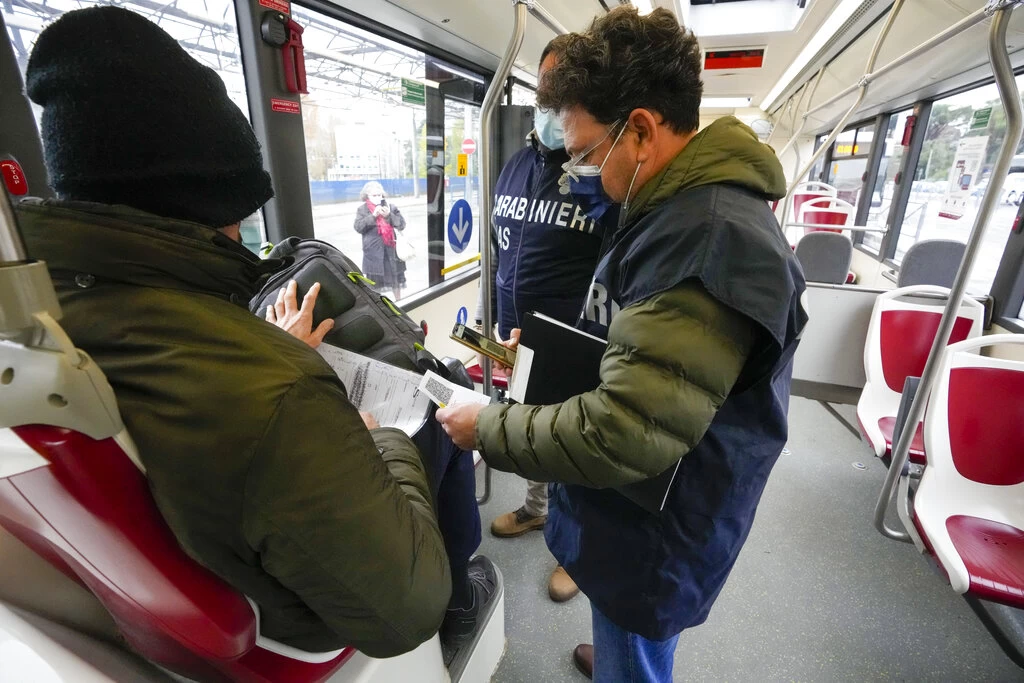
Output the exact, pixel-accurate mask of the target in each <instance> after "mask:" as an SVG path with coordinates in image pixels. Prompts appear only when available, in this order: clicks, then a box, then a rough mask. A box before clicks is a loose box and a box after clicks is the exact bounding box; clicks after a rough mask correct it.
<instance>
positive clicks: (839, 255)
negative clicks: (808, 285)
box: [796, 232, 853, 285]
mask: <svg viewBox="0 0 1024 683" xmlns="http://www.w3.org/2000/svg"><path fill="white" fill-rule="evenodd" d="M796 258H797V260H798V261H800V265H801V266H802V267H803V270H804V278H805V279H806V280H807V281H808V282H824V283H827V284H833V285H841V284H844V283H845V282H846V277H847V275H848V274H849V272H850V263H851V261H852V260H853V243H852V242H850V238H848V237H847V236H846V235H837V234H835V233H832V232H815V233H812V234H810V235H805V236H804V237H802V238H801V239H800V241H799V242H797V245H796Z"/></svg>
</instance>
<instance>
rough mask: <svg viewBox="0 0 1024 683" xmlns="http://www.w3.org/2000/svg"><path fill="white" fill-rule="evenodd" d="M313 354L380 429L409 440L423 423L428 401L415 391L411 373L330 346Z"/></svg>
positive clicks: (415, 378)
mask: <svg viewBox="0 0 1024 683" xmlns="http://www.w3.org/2000/svg"><path fill="white" fill-rule="evenodd" d="M316 350H317V352H318V353H319V354H320V355H321V356H323V358H324V360H326V361H327V364H328V365H330V366H331V368H333V369H334V372H335V373H337V375H338V377H340V378H341V381H342V383H343V384H344V385H345V388H346V389H347V390H348V399H349V400H350V401H351V402H352V405H354V406H355V407H356V408H358V409H359V410H362V411H365V412H367V413H370V414H372V415H373V416H374V417H375V418H376V419H377V422H378V423H379V424H380V426H381V427H396V428H398V429H401V430H402V431H403V432H405V433H406V434H408V435H409V436H412V435H413V434H415V433H416V432H417V431H419V429H420V427H422V426H423V423H424V422H426V419H427V412H428V410H429V409H430V399H429V398H428V397H427V396H425V395H424V394H422V393H421V392H419V391H417V387H418V386H419V383H420V376H419V375H417V374H416V373H415V372H410V371H409V370H403V369H401V368H396V367H395V366H393V365H388V364H387V363H382V362H381V361H379V360H374V359H373V358H367V357H366V356H360V355H359V354H358V353H353V352H351V351H346V350H345V349H340V348H338V347H337V346H331V345H330V344H320V346H318V347H317V349H316Z"/></svg>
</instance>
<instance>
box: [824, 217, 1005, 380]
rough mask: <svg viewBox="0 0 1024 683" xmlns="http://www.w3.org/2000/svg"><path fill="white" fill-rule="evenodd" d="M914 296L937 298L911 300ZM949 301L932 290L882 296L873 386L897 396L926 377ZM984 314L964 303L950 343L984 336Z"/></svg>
mask: <svg viewBox="0 0 1024 683" xmlns="http://www.w3.org/2000/svg"><path fill="white" fill-rule="evenodd" d="M804 239H807V238H806V237H805V238H804ZM915 295H918V296H920V295H925V296H929V297H937V298H933V299H922V298H910V297H914V296H915ZM948 297H949V290H948V289H946V288H944V287H933V286H929V285H919V286H915V287H903V288H900V289H894V290H891V291H888V292H885V293H883V294H879V295H878V298H877V299H876V300H875V306H874V309H873V310H872V312H871V322H870V323H869V325H868V336H867V341H866V343H865V346H864V373H865V375H866V377H867V381H868V383H869V384H877V385H879V386H882V387H886V388H887V389H888V390H889V391H891V392H894V393H895V394H896V395H897V396H898V395H899V394H900V393H902V391H903V384H904V382H905V380H906V378H907V377H920V376H921V373H922V372H923V370H924V366H925V363H926V362H927V360H928V353H929V352H930V351H931V347H932V342H933V341H934V340H935V333H936V332H937V331H938V329H939V323H940V321H941V319H942V312H943V310H944V309H945V305H946V301H944V300H943V298H948ZM984 313H985V309H984V307H983V306H982V305H981V304H980V303H978V302H977V301H975V300H974V299H971V298H969V297H965V298H964V299H963V300H962V301H961V306H960V311H959V314H958V316H957V319H956V322H955V323H954V325H953V331H952V333H951V335H950V338H949V343H950V344H954V343H956V342H959V341H963V340H965V339H971V338H974V337H977V336H980V335H981V332H982V324H983V321H984Z"/></svg>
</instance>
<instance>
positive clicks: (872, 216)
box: [860, 109, 914, 254]
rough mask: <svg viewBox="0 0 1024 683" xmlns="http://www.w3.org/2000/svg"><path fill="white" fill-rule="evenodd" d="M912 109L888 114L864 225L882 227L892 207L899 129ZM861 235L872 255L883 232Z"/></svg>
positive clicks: (899, 156)
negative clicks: (876, 174)
mask: <svg viewBox="0 0 1024 683" xmlns="http://www.w3.org/2000/svg"><path fill="white" fill-rule="evenodd" d="M913 111H914V110H913V109H904V110H903V111H901V112H898V113H896V114H893V115H891V116H890V117H889V125H888V127H887V128H886V130H885V139H884V140H883V141H882V144H883V147H882V156H881V160H880V162H879V167H878V177H877V179H876V180H875V186H874V188H872V190H871V206H870V208H869V209H868V218H867V222H866V223H865V226H866V227H868V228H875V229H884V228H885V226H886V225H887V224H888V222H889V212H890V211H891V209H892V200H893V197H894V196H895V193H896V174H897V173H898V172H899V170H900V162H901V161H902V159H903V154H904V152H905V151H906V148H905V147H904V146H903V144H902V143H903V131H904V129H905V128H906V126H907V119H908V118H910V115H911V114H912V113H913ZM863 235H864V236H863V238H862V240H861V242H860V244H861V246H862V247H863V248H864V249H867V250H868V251H870V252H871V253H872V254H878V250H879V249H880V248H881V245H882V236H883V233H880V232H865V233H863Z"/></svg>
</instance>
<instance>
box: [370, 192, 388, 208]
mask: <svg viewBox="0 0 1024 683" xmlns="http://www.w3.org/2000/svg"><path fill="white" fill-rule="evenodd" d="M366 198H367V199H369V200H370V201H371V202H373V203H374V204H375V205H377V206H380V200H382V199H384V195H382V194H368V195H366Z"/></svg>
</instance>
